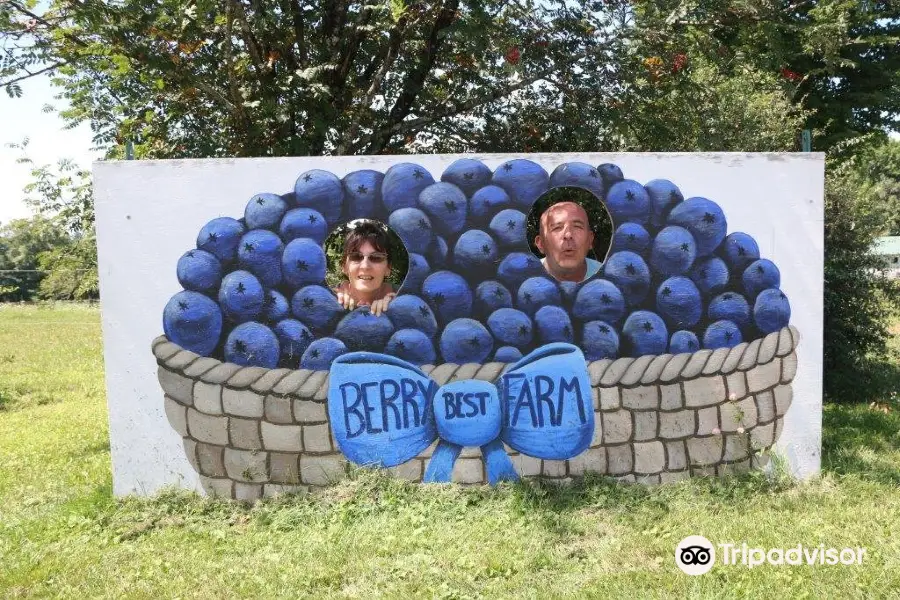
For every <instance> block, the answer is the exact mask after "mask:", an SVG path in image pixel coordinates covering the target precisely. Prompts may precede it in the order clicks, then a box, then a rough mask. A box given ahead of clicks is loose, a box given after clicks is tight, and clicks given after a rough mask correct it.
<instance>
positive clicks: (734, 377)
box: [725, 371, 747, 400]
mask: <svg viewBox="0 0 900 600" xmlns="http://www.w3.org/2000/svg"><path fill="white" fill-rule="evenodd" d="M725 383H726V384H728V397H729V398H731V396H732V395H733V396H734V398H735V400H738V399H740V398H743V397H744V396H746V395H747V378H746V376H745V375H744V372H743V371H737V372H735V373H732V374H731V375H727V376H726V377H725Z"/></svg>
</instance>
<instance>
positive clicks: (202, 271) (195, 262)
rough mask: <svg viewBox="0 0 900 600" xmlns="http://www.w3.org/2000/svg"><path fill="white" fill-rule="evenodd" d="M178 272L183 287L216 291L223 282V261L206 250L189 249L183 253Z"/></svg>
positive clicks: (179, 281) (193, 289)
mask: <svg viewBox="0 0 900 600" xmlns="http://www.w3.org/2000/svg"><path fill="white" fill-rule="evenodd" d="M176 273H177V275H178V283H180V284H181V287H183V288H184V289H186V290H192V291H195V292H206V293H209V292H214V291H216V290H218V289H219V284H220V283H222V263H221V262H219V259H218V258H216V257H215V255H214V254H212V253H211V252H207V251H206V250H189V251H187V252H185V253H184V254H182V255H181V258H179V259H178V266H177V267H176Z"/></svg>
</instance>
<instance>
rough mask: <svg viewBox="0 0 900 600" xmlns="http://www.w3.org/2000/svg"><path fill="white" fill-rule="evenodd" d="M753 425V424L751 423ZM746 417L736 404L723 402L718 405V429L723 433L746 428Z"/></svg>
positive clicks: (748, 425) (747, 424)
mask: <svg viewBox="0 0 900 600" xmlns="http://www.w3.org/2000/svg"><path fill="white" fill-rule="evenodd" d="M753 424H754V425H755V423H753ZM750 426H751V423H748V422H747V416H746V415H745V414H744V412H743V411H742V410H741V405H740V403H738V402H725V403H723V404H720V405H719V427H720V428H721V430H722V432H723V433H734V432H735V431H737V430H738V428H739V427H743V428H745V429H746V428H748V427H750Z"/></svg>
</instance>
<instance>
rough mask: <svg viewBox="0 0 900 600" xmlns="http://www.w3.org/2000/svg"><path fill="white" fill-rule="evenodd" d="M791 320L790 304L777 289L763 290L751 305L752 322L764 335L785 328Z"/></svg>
mask: <svg viewBox="0 0 900 600" xmlns="http://www.w3.org/2000/svg"><path fill="white" fill-rule="evenodd" d="M790 320H791V304H790V302H788V299H787V296H785V295H784V293H783V292H782V291H781V290H779V289H778V288H769V289H767V290H763V291H762V292H760V293H759V295H758V296H757V297H756V302H754V304H753V322H754V323H756V327H757V328H758V329H759V330H760V331H761V332H763V333H764V334H768V333H772V332H773V331H778V330H779V329H781V328H782V327H787V325H788V323H789V322H790Z"/></svg>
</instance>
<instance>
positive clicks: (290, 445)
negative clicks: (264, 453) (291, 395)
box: [261, 421, 303, 452]
mask: <svg viewBox="0 0 900 600" xmlns="http://www.w3.org/2000/svg"><path fill="white" fill-rule="evenodd" d="M261 429H262V441H263V447H264V448H265V449H266V450H280V451H283V452H300V450H301V449H302V448H303V446H302V441H301V438H300V436H301V428H300V426H299V425H275V424H273V423H268V422H266V421H262V422H261Z"/></svg>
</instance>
